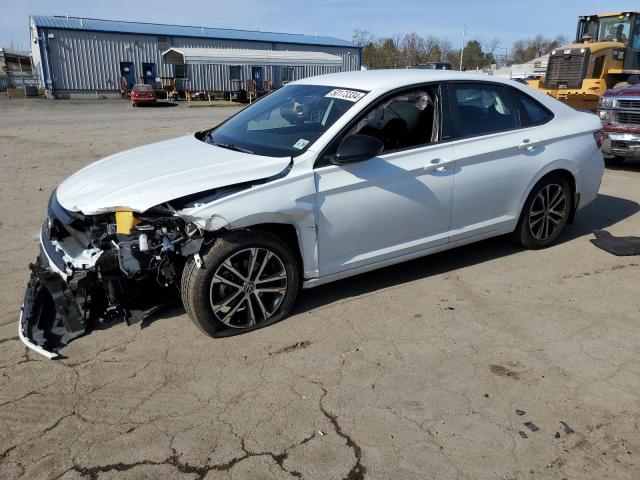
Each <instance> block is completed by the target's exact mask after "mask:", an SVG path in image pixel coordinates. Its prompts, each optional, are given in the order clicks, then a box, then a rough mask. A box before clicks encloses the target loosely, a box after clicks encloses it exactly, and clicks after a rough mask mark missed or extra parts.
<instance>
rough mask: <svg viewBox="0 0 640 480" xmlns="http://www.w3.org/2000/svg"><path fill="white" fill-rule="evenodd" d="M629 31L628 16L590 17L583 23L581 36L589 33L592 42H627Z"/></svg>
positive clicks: (629, 20) (629, 22) (629, 19)
mask: <svg viewBox="0 0 640 480" xmlns="http://www.w3.org/2000/svg"><path fill="white" fill-rule="evenodd" d="M630 33H631V18H630V17H628V16H616V17H600V18H598V17H591V18H590V19H588V20H587V21H586V23H585V25H584V31H583V32H582V36H583V37H584V35H591V38H592V41H594V42H595V41H599V42H622V43H628V42H629V34H630ZM579 40H580V39H579Z"/></svg>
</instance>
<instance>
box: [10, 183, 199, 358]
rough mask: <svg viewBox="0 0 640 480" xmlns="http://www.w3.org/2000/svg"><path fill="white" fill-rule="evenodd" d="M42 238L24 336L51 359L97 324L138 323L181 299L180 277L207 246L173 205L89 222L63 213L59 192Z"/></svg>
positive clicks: (28, 296)
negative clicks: (192, 257)
mask: <svg viewBox="0 0 640 480" xmlns="http://www.w3.org/2000/svg"><path fill="white" fill-rule="evenodd" d="M188 201H189V200H188V199H187V200H183V201H181V202H179V205H178V204H176V205H175V206H176V207H184V206H185V204H186V203H188ZM40 235H41V242H40V245H41V246H40V249H41V251H40V255H39V257H38V259H37V260H36V262H35V263H34V264H31V265H30V269H31V278H30V281H29V284H28V288H27V292H26V294H25V299H24V307H23V311H22V317H21V322H20V330H21V332H20V334H21V337H22V336H24V337H25V338H26V339H28V340H30V341H31V342H33V343H35V344H36V345H37V346H38V347H39V349H40V350H43V351H44V352H43V351H39V353H43V354H45V355H46V356H48V357H49V358H54V357H55V354H54V353H52V352H55V351H56V350H57V349H58V348H60V347H62V346H65V345H66V344H68V343H69V341H71V340H72V339H74V338H76V337H78V336H80V335H82V334H84V333H87V332H88V331H90V330H91V329H92V328H94V327H96V326H97V325H100V324H104V323H110V322H114V321H122V320H124V321H126V322H127V323H129V324H131V323H136V322H139V321H141V320H142V319H144V318H145V317H146V316H148V315H149V314H151V313H153V312H154V311H155V310H157V309H158V308H160V307H162V306H164V305H166V304H167V303H170V302H172V301H176V300H178V299H179V277H180V272H181V270H182V268H183V267H184V264H185V262H186V259H187V257H188V256H190V255H197V254H198V252H199V251H200V249H201V248H202V246H203V243H204V241H205V236H204V232H203V230H201V229H200V228H199V227H197V226H196V225H194V224H193V223H190V222H188V221H187V220H185V219H184V218H182V217H180V216H178V215H176V209H175V208H174V205H172V204H170V203H166V204H163V205H161V206H158V207H154V208H152V209H150V210H148V211H146V212H145V213H144V214H143V215H134V213H133V212H131V211H117V212H115V213H108V214H103V215H92V216H84V215H82V214H81V213H76V212H70V211H67V210H65V209H64V208H63V207H62V206H61V205H60V204H59V203H58V200H57V198H56V194H55V192H54V193H53V194H52V196H51V200H50V202H49V208H48V212H47V219H46V221H45V223H44V225H43V226H42V230H41V234H40ZM159 290H160V292H159ZM159 298H161V299H162V301H160V302H159V301H158V299H159ZM23 340H24V339H23ZM47 353H48V354H47Z"/></svg>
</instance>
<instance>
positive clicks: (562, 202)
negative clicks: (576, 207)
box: [529, 183, 568, 241]
mask: <svg viewBox="0 0 640 480" xmlns="http://www.w3.org/2000/svg"><path fill="white" fill-rule="evenodd" d="M567 207H568V202H567V194H566V192H565V190H564V188H563V187H562V185H558V184H557V183H550V184H548V185H545V186H544V187H543V188H542V189H541V190H540V191H539V192H538V194H537V195H536V197H535V198H534V200H533V202H532V203H531V209H530V210H529V231H530V232H531V235H533V237H534V238H535V239H536V240H539V241H545V240H548V239H549V238H551V237H552V236H553V234H554V233H555V232H556V231H557V230H558V228H561V227H562V225H563V222H564V220H565V217H566V216H567V210H568V208H567Z"/></svg>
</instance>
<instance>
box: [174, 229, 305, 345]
mask: <svg viewBox="0 0 640 480" xmlns="http://www.w3.org/2000/svg"><path fill="white" fill-rule="evenodd" d="M299 289H300V269H299V266H298V262H297V259H296V257H295V255H294V254H293V252H292V251H291V248H289V246H288V245H287V244H286V243H285V242H283V241H282V240H280V239H279V238H278V237H276V236H273V235H271V234H268V233H265V232H254V231H239V232H232V233H230V234H227V235H225V236H223V237H221V238H218V239H216V241H215V242H214V244H213V245H212V246H211V248H210V249H209V250H208V251H207V252H206V253H205V254H204V255H203V256H202V268H200V267H198V266H197V265H196V262H195V260H194V259H193V258H190V259H189V261H188V262H187V264H186V266H185V269H184V273H183V276H182V300H183V303H184V306H185V309H186V311H187V313H188V314H189V316H190V317H191V319H192V320H193V321H194V323H195V324H196V325H197V326H198V327H199V328H200V329H201V330H203V331H204V332H205V333H207V334H208V335H210V336H212V337H225V336H229V335H236V334H239V333H244V332H247V331H250V330H255V329H256V328H260V327H264V326H267V325H271V324H273V323H276V322H277V321H279V320H281V319H282V318H284V317H285V316H286V315H287V314H288V313H289V310H291V307H292V306H293V303H294V301H295V298H296V296H297V294H298V290H299Z"/></svg>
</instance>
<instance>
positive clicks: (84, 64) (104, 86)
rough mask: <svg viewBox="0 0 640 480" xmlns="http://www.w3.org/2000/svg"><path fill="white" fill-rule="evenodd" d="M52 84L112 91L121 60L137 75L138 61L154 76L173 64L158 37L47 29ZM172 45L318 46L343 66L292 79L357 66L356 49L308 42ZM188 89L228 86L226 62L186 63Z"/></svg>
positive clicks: (268, 74)
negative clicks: (164, 58) (165, 60)
mask: <svg viewBox="0 0 640 480" xmlns="http://www.w3.org/2000/svg"><path fill="white" fill-rule="evenodd" d="M49 32H51V33H53V34H54V37H55V38H53V39H49V40H48V41H49V49H50V53H51V60H50V62H51V64H52V65H51V67H52V71H53V75H54V89H55V90H57V91H61V90H67V91H117V90H118V89H119V87H118V78H119V77H120V62H133V63H134V66H135V67H134V68H135V74H136V78H137V79H138V78H139V77H140V76H141V75H142V64H143V63H155V64H156V66H157V72H158V76H161V77H172V76H173V66H172V65H170V64H163V63H162V51H161V50H159V49H158V43H157V37H156V36H151V35H134V34H118V33H101V32H88V31H74V30H53V29H51V30H49ZM168 39H169V42H170V45H171V46H172V47H176V48H179V47H184V48H240V49H265V50H272V49H275V50H296V51H317V52H326V53H331V54H334V55H339V56H341V57H342V58H343V65H342V67H322V66H307V67H296V69H295V71H296V73H295V75H296V77H295V78H296V79H298V78H303V77H308V76H311V75H321V74H324V73H333V72H338V71H347V70H358V69H360V65H359V62H358V59H359V55H358V50H357V49H356V48H342V47H323V46H313V45H288V44H277V43H276V44H273V43H269V42H253V41H244V40H215V39H206V38H202V39H201V38H188V37H168ZM263 68H264V79H265V80H271V79H272V78H273V75H274V72H273V69H272V67H269V66H264V67H263ZM242 70H243V88H244V87H245V86H246V80H247V79H249V78H251V67H250V66H244V67H243V68H242ZM188 87H189V89H190V90H216V91H221V90H231V88H232V86H231V81H230V78H229V66H227V65H190V66H189V84H188Z"/></svg>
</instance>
